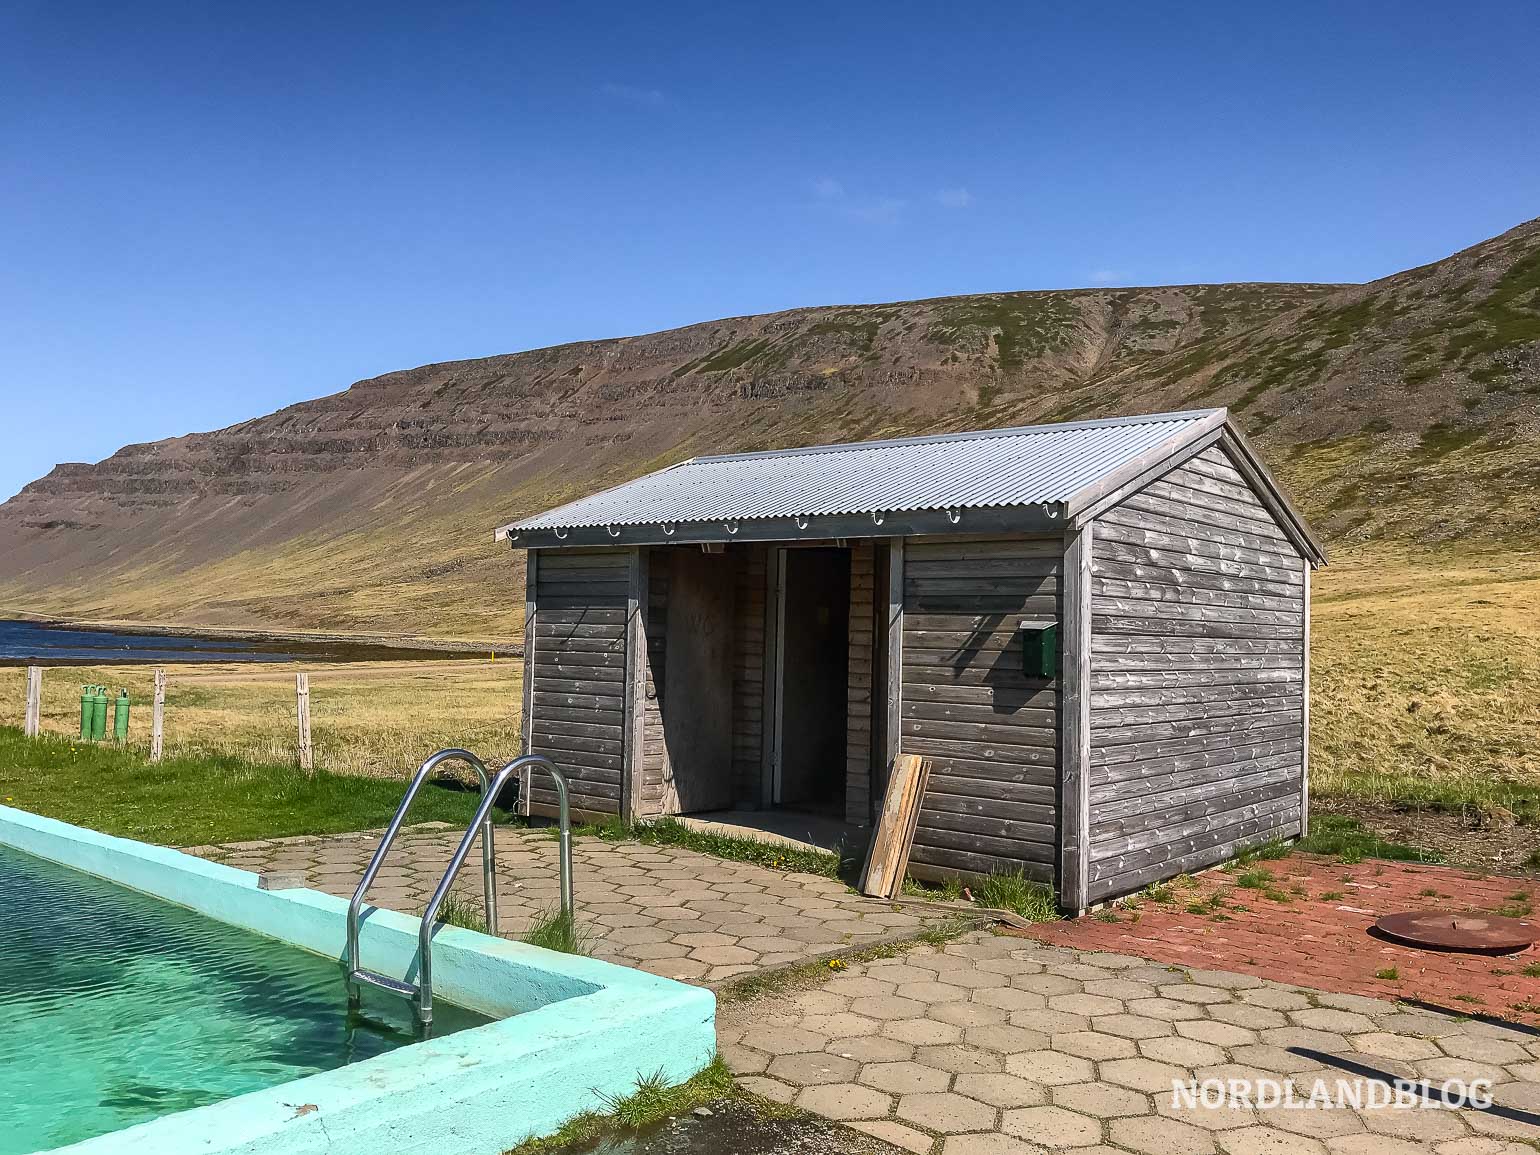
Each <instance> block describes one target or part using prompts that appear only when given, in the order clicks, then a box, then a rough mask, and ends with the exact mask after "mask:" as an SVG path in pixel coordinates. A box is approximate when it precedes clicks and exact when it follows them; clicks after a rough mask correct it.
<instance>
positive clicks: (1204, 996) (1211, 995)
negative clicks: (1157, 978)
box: [1158, 983, 1231, 1003]
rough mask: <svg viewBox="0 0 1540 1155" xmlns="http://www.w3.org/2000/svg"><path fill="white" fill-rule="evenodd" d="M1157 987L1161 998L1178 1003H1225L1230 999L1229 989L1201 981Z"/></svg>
mask: <svg viewBox="0 0 1540 1155" xmlns="http://www.w3.org/2000/svg"><path fill="white" fill-rule="evenodd" d="M1158 989H1159V991H1160V997H1161V998H1166V999H1175V1000H1176V1001H1177V1002H1179V1003H1227V1002H1229V1001H1230V999H1231V995H1230V992H1229V991H1227V990H1221V989H1219V988H1218V987H1211V986H1205V985H1203V984H1202V983H1168V984H1166V985H1165V986H1163V987H1160V988H1158Z"/></svg>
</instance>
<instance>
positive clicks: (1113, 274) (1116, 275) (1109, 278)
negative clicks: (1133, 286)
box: [1086, 269, 1128, 285]
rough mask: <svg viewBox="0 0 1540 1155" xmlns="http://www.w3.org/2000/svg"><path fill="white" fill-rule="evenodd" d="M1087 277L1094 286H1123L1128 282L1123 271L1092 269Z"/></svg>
mask: <svg viewBox="0 0 1540 1155" xmlns="http://www.w3.org/2000/svg"><path fill="white" fill-rule="evenodd" d="M1086 275H1087V278H1088V279H1089V280H1090V282H1091V284H1093V285H1121V284H1123V283H1124V282H1125V281H1127V280H1128V274H1127V273H1126V272H1124V271H1123V270H1122V269H1092V270H1091V271H1090V272H1089V273H1088V274H1086Z"/></svg>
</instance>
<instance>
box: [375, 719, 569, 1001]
mask: <svg viewBox="0 0 1540 1155" xmlns="http://www.w3.org/2000/svg"><path fill="white" fill-rule="evenodd" d="M450 761H460V762H466V763H469V765H470V766H471V767H472V769H474V770H475V771H476V777H477V778H479V779H480V780H481V803H480V804H479V805H478V806H477V807H476V816H475V817H474V818H472V819H471V823H470V826H469V827H467V829H466V831H465V837H464V838H462V839H460V845H459V846H458V847H456V848H455V852H454V855H453V857H451V858H450V860H449V866H448V868H447V869H446V870H445V871H444V876H443V877H442V878H441V879H439V884H438V888H437V889H436V890H434V892H433V897H432V898H431V899H430V900H429V901H428V906H427V909H426V910H424V911H423V912H422V923H421V924H420V925H419V927H418V929H417V981H416V982H415V983H411V982H403V981H401V980H400V979H393V978H390V977H389V976H387V975H382V974H380V973H378V972H377V971H371V970H365V969H364V968H363V967H362V966H360V965H359V960H358V933H359V924H360V922H361V921H362V910H363V905H364V893H365V892H366V891H367V890H368V889H369V887H370V885H371V884H372V883H373V882H374V876H375V875H376V874H378V873H379V871H380V867H381V866H382V865H384V862H385V856H386V855H387V854H389V853H390V847H391V844H392V843H394V842H395V840H396V835H397V834H399V833H400V832H401V826H402V823H404V822H405V821H406V812H407V811H408V810H409V809H411V805H412V800H413V799H415V798H416V797H417V792H418V790H420V789H421V788H422V784H423V783H424V782H426V781H427V780H428V776H429V775H430V774H432V773H433V771H434V770H436V769H438V767H439V766H441V765H442V764H443V763H445V762H450ZM525 767H529V768H530V769H534V768H535V767H541V768H543V769H544V770H545V771H546V772H547V773H548V774H550V776H551V778H552V780H553V781H555V783H556V800H557V807H558V821H559V823H560V855H561V913H562V916H563V917H564V918H568V919H570V918H571V917H572V823H571V818H570V813H569V808H568V803H567V779H566V776H565V775H564V774H562V772H561V771H560V770H558V769H557V768H556V764H555V763H554V762H552V761H551V760H550V759H549V758H546V757H544V756H543V755H540V754H525V755H524V756H523V757H521V758H515V759H514V760H513V761H512V762H509V763H508V764H507V765H506V766H504V767H503V768H502V769H501V770H499V771H498V772H497V773H496V775H490V776H489V775H488V774H487V768H486V764H485V763H483V762H482V760H481V759H480V758H478V757H476V755H474V754H472V753H471V752H470V751H469V750H461V749H459V748H458V747H456V748H452V749H449V750H440V751H439V752H438V753H437V754H435V755H433V756H432V757H431V758H429V759H428V760H427V761H426V762H424V763H423V764H422V765H421V766H419V767H418V768H417V773H416V774H414V775H413V776H412V782H411V785H410V786H408V787H407V788H406V797H405V798H403V799H401V805H400V806H399V807H397V809H396V815H395V817H394V818H392V819H391V820H390V825H389V826H388V827H386V828H385V833H384V835H382V836H381V838H380V844H379V846H377V847H375V850H374V857H373V858H371V859H370V860H369V865H368V866H367V867H366V868H365V869H364V876H363V878H362V879H360V880H359V883H358V889H357V890H355V891H354V892H353V899H352V901H351V902H349V903H348V957H347V963H346V969H347V985H348V1003H349V1005H350V1006H357V1005H358V1001H359V998H360V995H361V988H360V987H359V984H360V983H367V984H368V985H369V986H372V987H378V988H379V989H380V990H382V991H389V992H390V993H391V994H394V995H400V996H401V997H402V998H405V999H410V1000H411V1002H412V1005H413V1006H414V1007H415V1008H416V1011H417V1021H418V1023H419V1024H420V1025H421V1026H422V1027H424V1028H426V1027H428V1026H429V1025H431V1024H432V1022H433V928H434V925H435V920H436V919H437V917H438V908H439V906H440V904H441V903H443V901H444V897H445V896H446V895H447V894H448V893H449V888H450V887H451V886H452V885H453V884H454V880H455V875H456V874H458V873H459V871H460V867H461V866H463V865H464V864H465V860H466V858H467V857H468V856H469V855H470V852H471V843H473V842H474V841H476V834H477V831H478V829H479V830H480V833H481V870H482V879H483V883H484V886H485V888H486V904H487V905H486V911H487V933H488V934H494V935H495V934H496V933H497V849H496V846H495V844H494V843H493V828H492V819H491V817H490V815H491V813H492V804H493V803H494V802H495V801H496V800H497V798H498V796H499V795H500V794H501V793H502V792H503V788H504V787H505V786H506V785H507V784H508V781H509V779H511V778H513V777H514V775H516V774H520V773H522V772H523V770H524V768H525Z"/></svg>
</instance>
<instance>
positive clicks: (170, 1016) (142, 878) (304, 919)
mask: <svg viewBox="0 0 1540 1155" xmlns="http://www.w3.org/2000/svg"><path fill="white" fill-rule="evenodd" d="M20 852H24V853H20ZM108 880H110V881H108ZM135 892H137V893H135ZM346 909H347V904H346V903H344V902H342V901H341V900H339V899H336V898H333V897H331V896H329V895H325V894H320V893H318V892H316V891H311V890H305V889H299V888H296V889H292V890H265V889H263V888H262V887H261V886H260V885H259V881H258V879H257V877H256V876H255V875H253V874H251V873H249V872H247V871H242V870H236V869H234V868H232V867H227V866H223V865H220V864H218V863H212V862H206V861H204V860H202V859H198V858H193V857H191V856H189V855H185V854H181V853H179V852H177V851H174V850H168V849H166V848H164V847H158V846H150V845H147V844H144V843H138V842H133V841H130V840H128V839H119V838H111V837H109V836H107V835H102V834H98V833H96V832H94V831H89V830H83V829H80V828H78V827H73V826H69V825H67V824H65V823H62V822H56V821H54V820H52V819H47V818H40V817H38V816H36V815H33V814H28V813H25V812H22V811H17V810H13V809H10V808H9V807H4V806H0V975H4V976H5V981H6V983H7V985H8V994H7V997H6V999H5V1004H4V1005H5V1010H6V1011H7V1016H6V1017H5V1018H4V1019H0V1087H3V1088H4V1091H3V1092H0V1094H3V1096H4V1099H5V1101H6V1106H7V1111H6V1115H7V1118H6V1126H5V1127H3V1128H0V1155H18V1153H21V1152H30V1151H34V1150H39V1149H52V1148H58V1147H59V1145H60V1144H68V1145H69V1146H67V1147H65V1148H62V1149H66V1150H68V1151H70V1152H72V1153H76V1155H119V1153H127V1152H143V1151H153V1152H155V1153H156V1155H179V1153H180V1152H192V1151H198V1152H203V1153H205V1155H218V1153H226V1155H235V1153H237V1152H239V1153H241V1155H268V1153H274V1155H276V1153H278V1152H284V1153H285V1155H303V1153H306V1152H316V1153H320V1152H322V1151H325V1152H330V1153H333V1155H336V1153H339V1152H340V1153H344V1155H347V1153H357V1155H365V1153H366V1152H367V1153H369V1155H377V1153H379V1152H391V1153H392V1155H395V1153H398V1152H399V1153H407V1152H423V1153H425V1155H426V1153H427V1152H434V1153H435V1155H495V1153H498V1152H502V1151H505V1150H507V1149H508V1148H510V1147H513V1146H516V1145H517V1144H518V1143H520V1142H522V1141H523V1140H524V1139H527V1138H530V1137H532V1136H536V1135H543V1134H549V1133H550V1132H552V1131H554V1130H556V1129H557V1128H558V1127H559V1126H560V1125H561V1124H562V1123H563V1122H565V1121H566V1120H567V1119H568V1118H571V1117H572V1116H573V1115H576V1114H578V1113H580V1112H582V1111H586V1110H596V1109H602V1108H603V1105H604V1101H605V1099H606V1097H613V1096H619V1095H624V1094H627V1093H628V1092H629V1091H631V1090H632V1089H634V1087H635V1084H636V1081H637V1080H638V1078H640V1077H644V1076H650V1075H652V1074H654V1073H661V1074H662V1075H663V1076H664V1077H665V1078H666V1079H668V1080H669V1081H679V1080H683V1079H686V1078H688V1077H689V1076H690V1075H692V1074H694V1073H695V1072H696V1071H698V1070H699V1069H700V1068H701V1067H703V1066H704V1065H705V1064H706V1063H707V1062H709V1061H710V1058H711V1056H712V1054H713V1053H714V1051H715V1041H716V1040H715V999H714V998H713V997H712V995H711V993H710V992H709V991H706V990H702V989H699V988H695V987H688V986H685V985H684V984H682V983H677V982H672V981H671V980H668V979H660V978H657V977H656V976H653V975H648V974H645V973H643V972H640V971H634V970H630V969H629V968H626V967H619V966H615V965H613V964H610V963H604V962H599V961H597V960H594V959H588V958H579V957H574V956H570V955H559V954H555V953H553V952H550V951H545V950H541V949H539V948H537V947H531V946H528V945H526V944H523V943H512V942H507V941H506V940H503V939H497V938H491V937H488V936H486V935H481V934H475V933H473V932H470V931H465V930H461V929H459V928H456V927H444V928H441V929H440V930H439V931H438V933H437V934H436V935H435V938H434V957H433V964H434V972H433V973H434V987H435V991H436V992H437V993H438V994H439V996H440V999H439V1000H436V1005H437V1006H438V1007H440V1008H441V1011H440V1014H439V1015H436V1016H435V1030H434V1036H433V1037H432V1038H430V1039H427V1040H425V1041H421V1042H412V1034H411V1025H410V1024H411V1015H412V1011H411V1008H410V1006H409V1005H408V1004H406V1003H405V1002H404V1001H400V1002H397V1001H396V1000H394V999H392V998H391V997H390V996H388V995H385V994H383V993H377V992H366V994H365V1003H364V1005H363V1008H362V1013H361V1014H360V1015H357V1016H353V1017H351V1018H350V1017H349V1015H348V1012H347V1006H346V995H345V990H344V986H343V981H342V974H341V967H340V960H341V958H342V956H343V952H344V943H345V939H346ZM416 937H417V923H416V920H415V919H411V918H408V917H406V916H405V915H401V914H396V913H394V912H392V911H386V910H373V911H370V912H369V914H368V916H367V917H366V919H365V920H364V923H363V928H362V936H361V942H362V950H363V957H364V959H365V961H366V964H367V965H369V966H370V967H371V968H372V969H377V970H379V971H380V972H382V973H385V974H388V975H391V976H393V977H397V978H401V979H408V978H410V977H411V976H412V975H413V974H414V973H415V971H414V968H415V955H416ZM371 996H375V997H371ZM440 1000H441V1001H440ZM440 1015H441V1016H442V1021H439V1017H440ZM18 1106H19V1108H20V1113H19V1115H18V1113H17V1111H15V1110H13V1108H16V1107H18Z"/></svg>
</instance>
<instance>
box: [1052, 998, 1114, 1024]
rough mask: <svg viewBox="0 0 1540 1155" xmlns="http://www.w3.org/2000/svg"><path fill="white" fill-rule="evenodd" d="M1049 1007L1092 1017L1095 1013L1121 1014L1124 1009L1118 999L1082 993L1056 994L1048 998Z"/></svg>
mask: <svg viewBox="0 0 1540 1155" xmlns="http://www.w3.org/2000/svg"><path fill="white" fill-rule="evenodd" d="M1048 1009H1049V1010H1051V1011H1067V1012H1069V1013H1070V1014H1072V1015H1084V1016H1085V1017H1087V1018H1090V1017H1091V1016H1093V1015H1116V1014H1119V1013H1121V1012H1122V1010H1123V1004H1122V1003H1121V1002H1119V1001H1118V1000H1117V999H1109V998H1107V997H1105V996H1103V995H1088V994H1084V993H1080V994H1073V995H1054V996H1053V997H1052V998H1050V999H1049V1000H1048Z"/></svg>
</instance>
